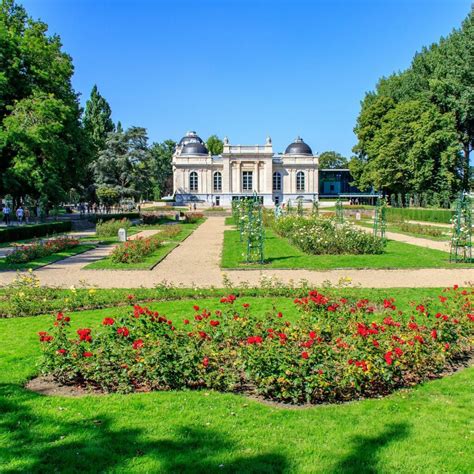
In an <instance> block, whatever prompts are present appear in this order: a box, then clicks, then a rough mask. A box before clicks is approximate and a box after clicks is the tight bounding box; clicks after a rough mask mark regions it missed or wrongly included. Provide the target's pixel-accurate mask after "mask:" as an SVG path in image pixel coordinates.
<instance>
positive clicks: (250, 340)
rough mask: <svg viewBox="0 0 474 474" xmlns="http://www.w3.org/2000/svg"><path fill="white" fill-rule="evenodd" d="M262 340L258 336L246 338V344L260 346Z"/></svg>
mask: <svg viewBox="0 0 474 474" xmlns="http://www.w3.org/2000/svg"><path fill="white" fill-rule="evenodd" d="M262 342H263V339H262V338H261V337H260V336H250V337H248V338H247V343H248V344H261V343H262Z"/></svg>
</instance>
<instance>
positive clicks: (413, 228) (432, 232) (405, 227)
mask: <svg viewBox="0 0 474 474" xmlns="http://www.w3.org/2000/svg"><path fill="white" fill-rule="evenodd" d="M398 227H400V230H401V231H403V232H409V233H410V234H420V235H429V236H431V237H443V236H444V235H445V230H444V229H442V228H439V227H435V226H433V225H423V224H414V223H410V222H401V223H400V224H398Z"/></svg>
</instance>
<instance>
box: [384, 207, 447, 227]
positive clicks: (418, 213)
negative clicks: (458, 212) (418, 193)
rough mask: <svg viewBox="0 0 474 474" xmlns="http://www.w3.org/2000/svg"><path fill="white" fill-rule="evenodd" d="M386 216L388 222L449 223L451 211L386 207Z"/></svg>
mask: <svg viewBox="0 0 474 474" xmlns="http://www.w3.org/2000/svg"><path fill="white" fill-rule="evenodd" d="M386 216H387V220H388V221H389V222H394V221H401V220H408V221H422V222H439V223H442V224H450V223H451V219H452V217H453V211H451V210H449V209H420V208H410V207H408V208H407V207H388V208H387V214H386Z"/></svg>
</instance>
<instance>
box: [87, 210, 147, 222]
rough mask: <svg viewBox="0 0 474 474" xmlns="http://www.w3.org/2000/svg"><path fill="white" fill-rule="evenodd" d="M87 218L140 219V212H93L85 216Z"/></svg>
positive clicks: (97, 219) (100, 219) (108, 219)
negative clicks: (93, 213)
mask: <svg viewBox="0 0 474 474" xmlns="http://www.w3.org/2000/svg"><path fill="white" fill-rule="evenodd" d="M87 219H88V220H90V221H91V222H99V221H102V222H106V221H110V220H112V219H114V220H121V219H140V214H139V213H138V212H121V213H115V214H95V215H91V216H87Z"/></svg>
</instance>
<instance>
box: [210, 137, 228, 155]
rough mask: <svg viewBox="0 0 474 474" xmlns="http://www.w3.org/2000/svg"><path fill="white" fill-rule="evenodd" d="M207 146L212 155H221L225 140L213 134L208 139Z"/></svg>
mask: <svg viewBox="0 0 474 474" xmlns="http://www.w3.org/2000/svg"><path fill="white" fill-rule="evenodd" d="M206 147H207V149H208V150H209V151H210V152H211V154H212V155H220V154H221V153H222V151H223V150H224V142H223V141H222V140H221V139H220V138H219V137H218V136H217V135H211V136H210V137H209V138H208V139H207V141H206Z"/></svg>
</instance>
